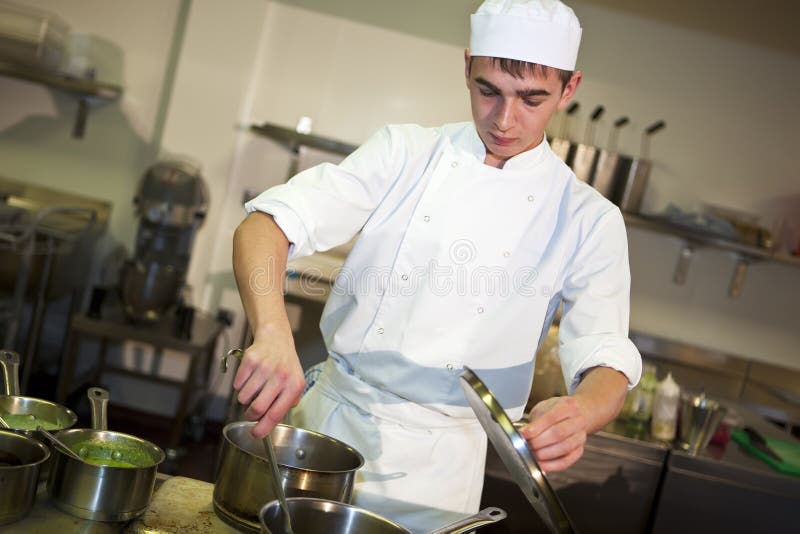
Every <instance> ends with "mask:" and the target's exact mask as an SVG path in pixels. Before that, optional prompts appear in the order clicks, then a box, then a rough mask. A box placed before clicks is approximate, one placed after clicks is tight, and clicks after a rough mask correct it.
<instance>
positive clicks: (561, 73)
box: [469, 57, 574, 91]
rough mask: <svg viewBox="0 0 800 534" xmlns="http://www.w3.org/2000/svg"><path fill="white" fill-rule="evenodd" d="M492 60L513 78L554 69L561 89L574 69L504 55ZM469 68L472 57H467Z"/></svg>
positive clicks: (545, 74)
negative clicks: (549, 65) (509, 57)
mask: <svg viewBox="0 0 800 534" xmlns="http://www.w3.org/2000/svg"><path fill="white" fill-rule="evenodd" d="M489 59H490V60H491V61H492V66H495V67H496V66H498V65H499V66H500V70H502V71H503V72H506V73H508V74H510V75H511V76H513V77H515V78H522V77H523V76H525V75H526V74H532V75H534V76H536V75H537V74H539V75H541V76H545V77H546V76H547V75H548V74H549V73H550V71H551V70H553V71H555V72H556V74H557V75H558V78H559V79H560V80H561V90H562V91H563V90H564V88H565V87H566V86H567V84H568V83H569V81H570V80H571V79H572V74H573V72H574V71H571V70H563V69H557V68H555V67H548V66H547V65H541V64H539V63H529V62H528V61H521V60H519V59H508V58H505V57H491V58H489ZM469 62H470V68H471V67H472V58H471V57H470V58H469Z"/></svg>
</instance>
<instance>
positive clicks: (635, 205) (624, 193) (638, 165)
mask: <svg viewBox="0 0 800 534" xmlns="http://www.w3.org/2000/svg"><path fill="white" fill-rule="evenodd" d="M665 126H666V123H665V122H664V121H657V122H655V123H653V124H651V125H650V126H648V127H647V128H645V130H644V133H642V146H641V149H640V151H639V157H638V158H636V159H634V160H633V162H632V163H631V168H630V170H629V171H628V173H627V174H626V175H625V177H624V179H623V180H621V181H620V183H619V184H617V186H616V191H615V193H614V198H613V199H612V200H613V202H614V204H616V205H617V206H619V209H621V210H622V211H624V212H627V213H639V210H640V208H641V207H642V200H643V199H644V193H645V191H646V189H647V182H648V180H649V178H650V170H651V168H652V167H653V162H652V161H651V160H650V159H649V153H650V136H651V135H653V134H654V133H656V132H658V131H660V130H662V129H663V128H664V127H665Z"/></svg>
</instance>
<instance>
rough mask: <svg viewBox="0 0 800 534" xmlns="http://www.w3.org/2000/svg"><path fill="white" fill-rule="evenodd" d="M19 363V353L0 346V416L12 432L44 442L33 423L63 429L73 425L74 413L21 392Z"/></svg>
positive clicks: (50, 428)
mask: <svg viewBox="0 0 800 534" xmlns="http://www.w3.org/2000/svg"><path fill="white" fill-rule="evenodd" d="M19 365H20V359H19V354H17V353H16V352H13V351H10V350H0V368H2V371H3V391H2V394H0V416H3V418H4V419H5V420H6V422H7V423H8V424H9V426H10V427H11V429H12V430H14V431H15V432H18V433H20V434H25V435H26V436H28V437H32V438H36V439H38V440H39V441H41V442H43V443H47V442H46V441H45V438H44V437H43V436H41V435H39V433H38V432H37V431H36V426H37V424H41V425H42V426H43V427H45V428H46V429H47V430H53V431H55V430H64V429H66V428H70V427H72V426H74V425H75V423H76V422H77V421H78V416H77V415H75V413H74V412H73V411H72V410H70V409H69V408H67V407H66V406H61V405H60V404H55V403H53V402H50V401H46V400H42V399H35V398H33V397H23V396H21V395H20V390H19Z"/></svg>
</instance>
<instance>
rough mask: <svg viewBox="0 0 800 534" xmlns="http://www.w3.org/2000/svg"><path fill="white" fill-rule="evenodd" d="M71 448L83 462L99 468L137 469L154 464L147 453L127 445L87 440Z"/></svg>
mask: <svg viewBox="0 0 800 534" xmlns="http://www.w3.org/2000/svg"><path fill="white" fill-rule="evenodd" d="M71 448H72V450H73V451H75V452H76V453H78V455H79V456H80V457H81V458H83V461H84V462H86V463H89V464H92V465H97V466H101V467H128V468H138V467H149V466H151V465H153V464H154V463H155V462H153V460H152V458H150V456H149V455H148V454H147V453H145V452H144V451H142V450H141V449H139V448H137V447H136V446H135V445H132V444H127V443H114V442H104V441H95V440H87V441H81V442H78V443H76V444H74V445H72V447H71Z"/></svg>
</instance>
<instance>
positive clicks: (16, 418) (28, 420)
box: [0, 413, 62, 430]
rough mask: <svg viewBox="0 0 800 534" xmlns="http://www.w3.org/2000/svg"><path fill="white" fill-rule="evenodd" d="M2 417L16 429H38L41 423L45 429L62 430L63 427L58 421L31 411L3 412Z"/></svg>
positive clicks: (0, 415)
mask: <svg viewBox="0 0 800 534" xmlns="http://www.w3.org/2000/svg"><path fill="white" fill-rule="evenodd" d="M0 417H2V418H3V420H5V422H6V423H8V426H10V427H11V428H13V429H14V430H36V427H37V426H39V425H41V427H42V428H44V429H45V430H60V429H61V428H62V427H61V426H60V425H59V424H58V423H54V422H53V421H48V420H47V419H42V418H41V417H37V416H35V415H33V414H29V413H2V414H0Z"/></svg>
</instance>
